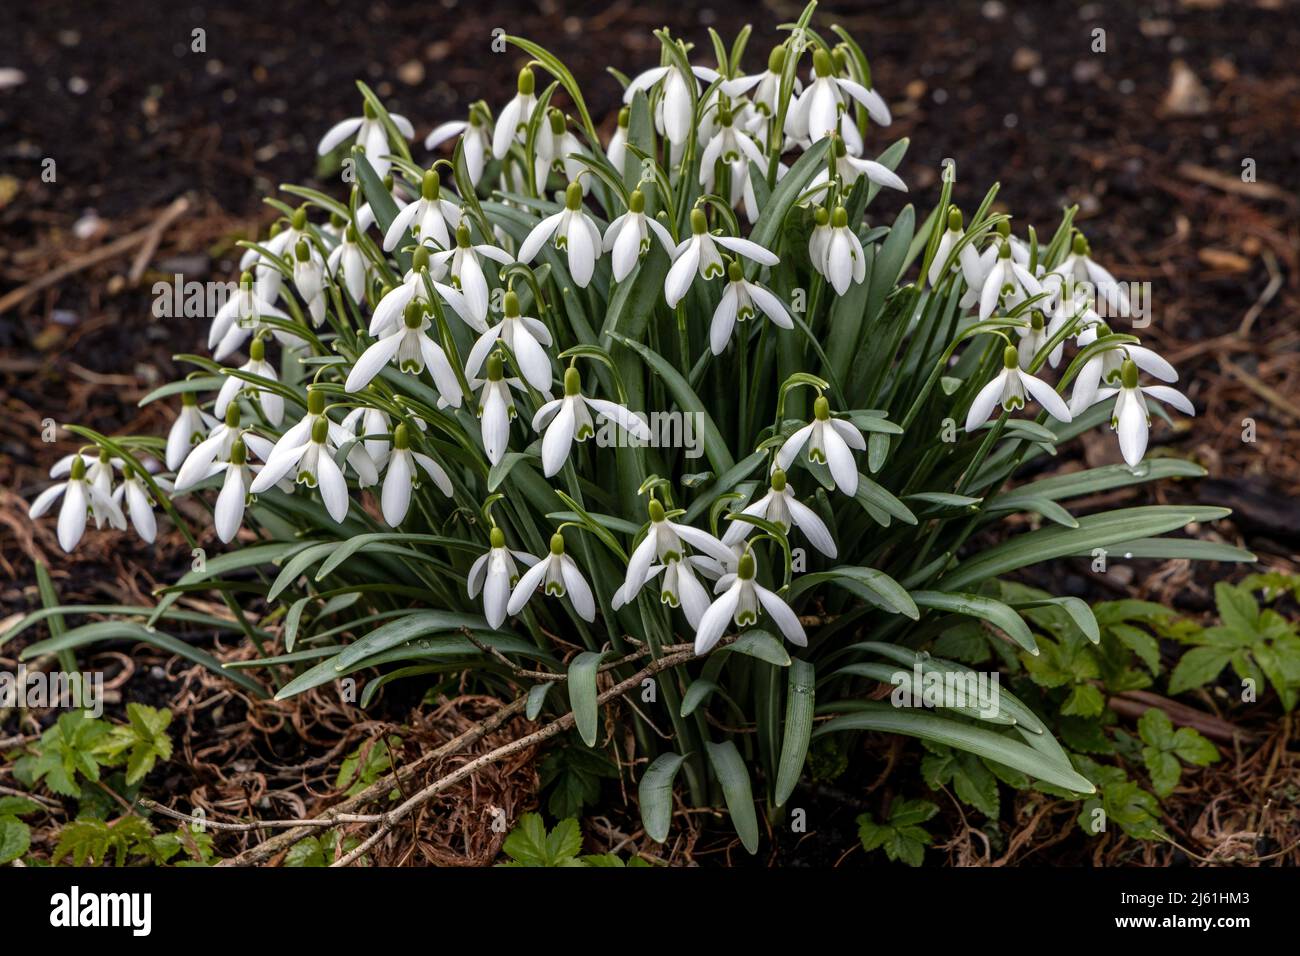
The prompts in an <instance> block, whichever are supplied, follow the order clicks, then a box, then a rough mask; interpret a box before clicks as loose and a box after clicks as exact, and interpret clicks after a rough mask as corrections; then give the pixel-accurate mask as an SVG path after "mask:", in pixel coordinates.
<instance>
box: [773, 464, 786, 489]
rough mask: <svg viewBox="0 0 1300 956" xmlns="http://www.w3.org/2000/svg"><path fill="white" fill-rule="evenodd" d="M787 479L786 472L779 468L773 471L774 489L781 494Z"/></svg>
mask: <svg viewBox="0 0 1300 956" xmlns="http://www.w3.org/2000/svg"><path fill="white" fill-rule="evenodd" d="M785 485H786V479H785V472H784V471H782V470H781V469H780V468H778V469H777V470H776V471H774V472H772V490H773V491H775V492H777V493H778V494H780V493H781V492H783V491H785Z"/></svg>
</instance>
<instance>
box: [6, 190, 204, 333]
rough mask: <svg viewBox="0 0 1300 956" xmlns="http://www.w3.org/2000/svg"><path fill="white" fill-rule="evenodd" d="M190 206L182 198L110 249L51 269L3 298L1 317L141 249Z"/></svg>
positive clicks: (99, 249) (110, 246)
mask: <svg viewBox="0 0 1300 956" xmlns="http://www.w3.org/2000/svg"><path fill="white" fill-rule="evenodd" d="M189 205H190V201H189V200H188V199H186V198H185V197H184V196H182V197H181V198H180V199H177V200H176V201H175V202H173V203H172V204H171V205H170V206H168V207H167V209H166V210H165V211H164V212H163V214H162V216H161V217H160V219H159V220H158V222H155V223H153V224H152V225H148V226H145V227H144V228H143V229H137V230H136V231H135V232H132V233H128V234H127V235H125V236H123V237H122V238H121V239H117V240H115V241H113V242H110V243H109V244H108V245H106V246H101V247H100V248H98V249H96V250H94V251H93V252H88V253H86V255H84V256H81V257H80V258H78V259H74V260H73V261H72V262H69V263H67V264H66V265H62V266H59V267H58V268H57V269H51V270H50V271H49V272H46V273H45V274H43V275H42V276H40V277H39V278H37V279H33V280H32V281H31V282H29V283H27V284H26V285H25V286H22V287H21V288H18V289H14V290H13V291H12V292H10V293H9V294H8V295H5V296H3V297H0V315H3V314H4V313H5V312H8V311H9V310H10V309H12V308H13V307H14V306H16V305H18V304H19V303H21V302H23V301H24V300H26V299H27V298H29V297H30V296H32V295H35V294H36V293H37V292H40V291H41V290H42V289H45V288H48V287H49V286H52V285H57V284H58V283H60V282H62V281H63V280H64V279H66V278H67V277H68V276H70V275H76V274H77V273H78V272H80V271H81V270H82V269H89V268H90V267H91V266H95V265H99V263H101V262H107V261H108V260H109V259H113V258H116V257H117V256H120V255H121V254H122V253H124V252H126V251H127V250H128V249H131V248H132V247H134V246H137V245H139V244H140V243H141V242H145V241H147V240H148V239H149V237H150V236H152V235H153V234H154V233H155V231H156V230H157V229H158V224H159V223H162V225H163V226H164V227H166V225H167V224H168V223H170V222H171V221H172V220H173V219H175V218H176V217H177V216H179V215H180V214H181V213H183V212H184V211H185V210H186V209H188V208H189Z"/></svg>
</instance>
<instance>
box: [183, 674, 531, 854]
mask: <svg viewBox="0 0 1300 956" xmlns="http://www.w3.org/2000/svg"><path fill="white" fill-rule="evenodd" d="M527 703H528V697H527V695H525V696H523V697H520V698H518V699H517V700H514V701H511V702H510V703H509V704H506V705H505V706H504V707H502V708H501V709H500V710H498V711H497V712H496V713H494V714H492V715H491V716H490V717H487V718H485V719H484V720H482V721H480V722H479V723H477V724H475V725H474V726H473V727H471V728H469V729H468V730H466V731H465V732H464V733H462V734H459V735H458V736H456V737H454V738H452V739H451V740H449V741H447V742H446V743H445V744H443V745H442V746H441V747H438V748H437V749H436V750H431V751H429V752H428V753H427V754H424V755H423V756H422V757H420V758H419V759H417V760H414V761H412V762H411V763H409V764H407V765H406V766H405V767H402V768H401V769H400V770H398V771H396V772H394V773H390V774H386V775H385V776H383V777H382V778H381V779H379V780H377V781H375V782H374V783H373V784H371V785H370V786H369V787H366V789H364V790H362V791H361V792H360V793H358V794H356V795H355V796H353V797H349V798H348V799H347V800H344V801H343V802H342V803H340V804H339V805H338V806H336V807H332V808H331V809H329V810H326V811H325V812H324V813H322V814H321V815H320V816H319V817H316V818H314V819H316V820H323V821H326V822H327V823H328V824H333V823H336V822H338V821H339V817H340V816H342V815H345V814H349V813H352V812H353V811H354V810H356V809H357V808H358V807H363V806H365V805H366V804H368V803H370V802H371V801H372V800H378V799H380V798H381V797H383V796H386V795H387V794H388V793H389V792H391V791H392V789H393V787H395V786H397V785H398V783H399V782H405V781H406V780H409V779H410V778H411V777H413V776H414V775H415V773H416V771H418V770H419V769H420V768H421V767H423V766H424V765H425V764H427V763H429V762H431V761H435V760H441V759H442V758H444V757H447V756H449V755H450V754H453V753H455V752H456V751H457V750H460V749H461V748H463V747H467V746H469V745H470V744H472V743H474V742H476V741H478V740H480V739H481V738H483V737H484V736H486V735H487V734H490V733H491V732H492V731H494V730H496V729H497V728H498V727H500V726H501V725H502V724H504V723H505V722H506V721H508V720H510V719H511V718H512V717H514V716H515V715H516V714H518V713H520V712H521V711H522V710H523V709H524V707H525V705H527ZM187 819H188V818H187ZM320 826H321V824H319V823H308V822H304V823H303V825H301V826H297V827H294V828H293V829H291V830H286V831H284V832H283V833H279V834H276V835H275V836H273V837H271V838H270V839H269V840H266V841H264V842H262V843H259V844H257V846H253V847H249V848H248V849H247V850H245V851H244V852H242V853H240V854H239V855H238V856H234V857H231V858H230V859H229V860H223V861H222V862H221V863H220V864H219V865H221V866H255V865H257V864H259V863H265V862H266V861H267V860H269V859H271V857H273V856H275V855H276V854H277V853H280V852H281V851H283V850H287V849H288V848H289V847H291V846H293V844H295V843H297V842H298V841H299V840H301V839H302V838H303V837H305V836H308V835H309V834H311V833H312V832H313V831H314V830H317V829H319V828H320Z"/></svg>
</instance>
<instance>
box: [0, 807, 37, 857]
mask: <svg viewBox="0 0 1300 956" xmlns="http://www.w3.org/2000/svg"><path fill="white" fill-rule="evenodd" d="M31 845H32V831H31V829H30V828H29V827H28V826H27V824H25V823H23V822H22V821H21V820H17V819H15V818H14V817H0V866H4V865H5V864H6V863H12V862H13V861H14V860H16V859H18V858H19V857H20V856H22V855H23V854H24V853H26V852H27V849H28V847H30V846H31Z"/></svg>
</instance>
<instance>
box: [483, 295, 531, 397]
mask: <svg viewBox="0 0 1300 956" xmlns="http://www.w3.org/2000/svg"><path fill="white" fill-rule="evenodd" d="M502 306H503V310H504V313H505V316H504V318H502V320H501V321H500V322H499V323H498V324H496V325H494V326H492V328H490V329H488V330H487V331H486V332H484V333H483V334H482V335H480V336H479V338H478V341H476V342H475V343H474V347H473V348H472V349H470V353H469V358H468V359H467V360H466V362H465V374H466V375H467V376H474V375H477V374H478V371H479V369H480V368H482V367H483V361H484V360H485V359H486V358H487V357H488V354H489V353H490V352H491V351H492V349H493V348H494V347H495V346H496V343H497V342H498V341H501V342H503V343H504V344H505V346H506V348H508V349H509V350H510V354H511V355H513V356H514V357H515V362H516V363H518V365H519V373H520V375H522V376H523V379H524V381H525V382H527V383H528V384H529V385H531V386H532V387H533V388H535V389H537V391H539V392H545V393H547V395H549V394H550V391H551V360H550V358H549V357H548V356H547V354H546V351H545V348H543V346H545V347H548V348H549V347H550V345H551V333H550V332H549V331H548V330H547V328H546V326H545V325H544V324H543V323H542V322H540V321H538V320H537V319H534V318H533V317H532V316H527V315H520V314H519V296H517V295H515V292H514V290H513V289H511V290H509V291H507V292H506V294H505V296H503V302H502Z"/></svg>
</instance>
